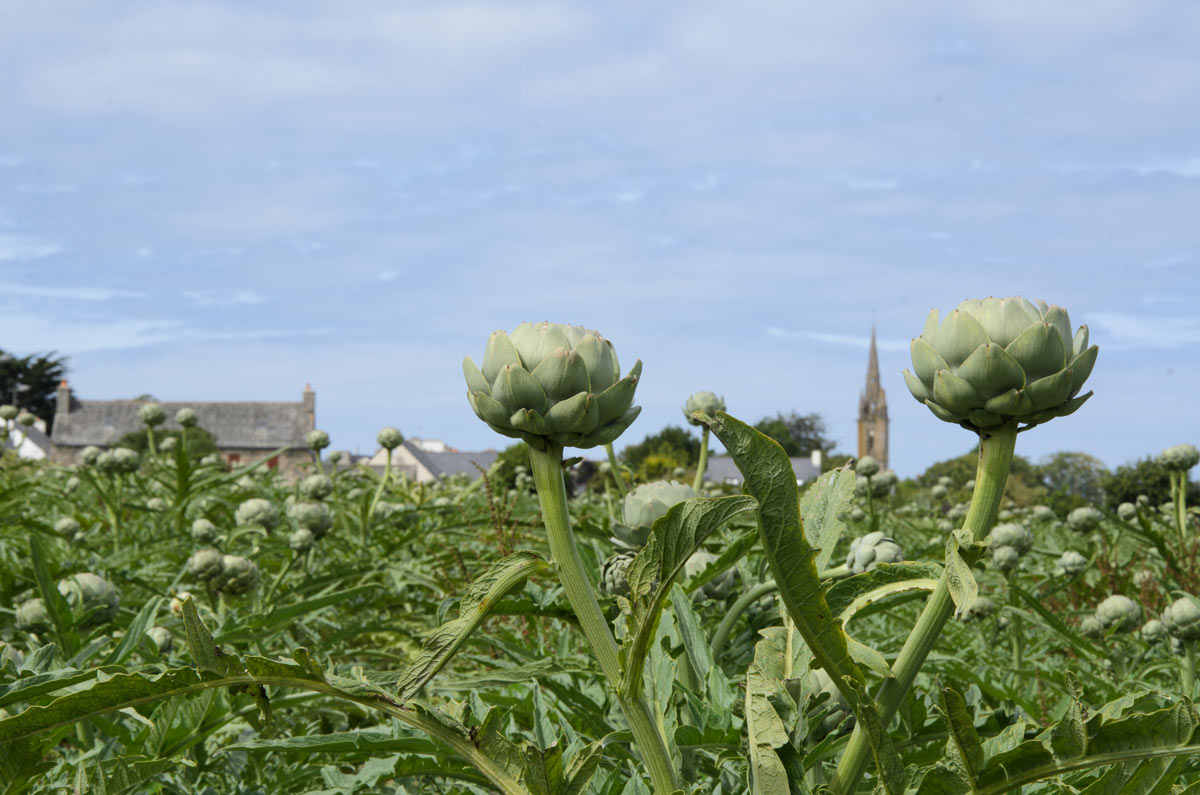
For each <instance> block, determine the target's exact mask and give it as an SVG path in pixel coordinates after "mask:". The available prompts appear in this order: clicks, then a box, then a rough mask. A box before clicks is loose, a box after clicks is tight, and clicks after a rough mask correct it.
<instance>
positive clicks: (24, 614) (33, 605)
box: [16, 597, 50, 632]
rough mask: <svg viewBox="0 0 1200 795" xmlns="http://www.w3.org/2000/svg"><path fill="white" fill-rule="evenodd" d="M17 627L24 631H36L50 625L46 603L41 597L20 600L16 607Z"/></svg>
mask: <svg viewBox="0 0 1200 795" xmlns="http://www.w3.org/2000/svg"><path fill="white" fill-rule="evenodd" d="M16 617H17V629H20V630H24V631H26V632H37V631H38V630H42V629H45V628H46V627H48V626H50V614H49V613H47V612H46V603H45V602H43V601H42V599H41V597H37V598H34V599H30V600H28V601H26V602H22V603H21V604H20V606H19V607H17V616H16Z"/></svg>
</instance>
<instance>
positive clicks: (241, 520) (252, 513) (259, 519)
mask: <svg viewBox="0 0 1200 795" xmlns="http://www.w3.org/2000/svg"><path fill="white" fill-rule="evenodd" d="M234 518H235V519H236V521H237V523H238V524H239V525H247V524H256V525H259V526H260V527H265V528H266V529H268V530H270V529H271V528H272V527H274V526H275V524H276V523H277V522H278V521H279V511H277V510H276V509H275V506H274V505H272V504H271V502H270V501H269V500H264V499H262V498H261V497H253V498H251V499H249V500H246V501H245V502H243V503H242V504H241V505H239V506H238V508H237V511H235V512H234Z"/></svg>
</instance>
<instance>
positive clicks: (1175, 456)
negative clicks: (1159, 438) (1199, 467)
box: [1158, 444, 1200, 472]
mask: <svg viewBox="0 0 1200 795" xmlns="http://www.w3.org/2000/svg"><path fill="white" fill-rule="evenodd" d="M1158 462H1159V463H1160V464H1162V465H1163V466H1165V467H1166V468H1167V469H1171V470H1174V471H1176V472H1187V471H1188V470H1189V469H1191V468H1192V467H1194V466H1196V464H1200V450H1197V449H1196V446H1195V445H1193V444H1173V445H1171V446H1170V447H1168V448H1167V449H1166V450H1163V451H1162V452H1161V453H1159V454H1158Z"/></svg>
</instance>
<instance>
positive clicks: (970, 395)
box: [933, 370, 984, 414]
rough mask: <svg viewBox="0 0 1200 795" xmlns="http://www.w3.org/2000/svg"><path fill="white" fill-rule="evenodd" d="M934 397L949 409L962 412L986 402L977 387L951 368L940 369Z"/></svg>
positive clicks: (934, 380) (934, 379)
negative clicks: (976, 389) (950, 369)
mask: <svg viewBox="0 0 1200 795" xmlns="http://www.w3.org/2000/svg"><path fill="white" fill-rule="evenodd" d="M933 399H934V401H935V402H936V403H937V404H938V405H940V406H942V407H943V408H945V409H947V410H948V411H952V412H957V413H960V414H965V413H966V412H968V411H970V410H971V409H978V408H982V407H983V404H984V399H983V398H982V397H981V396H980V394H979V393H978V392H977V391H975V387H973V386H971V384H970V383H969V382H967V381H965V380H963V379H962V378H959V377H958V376H957V375H955V374H954V373H952V372H950V371H949V370H938V371H937V375H935V376H934V378H933Z"/></svg>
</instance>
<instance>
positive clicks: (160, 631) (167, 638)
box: [146, 627, 175, 654]
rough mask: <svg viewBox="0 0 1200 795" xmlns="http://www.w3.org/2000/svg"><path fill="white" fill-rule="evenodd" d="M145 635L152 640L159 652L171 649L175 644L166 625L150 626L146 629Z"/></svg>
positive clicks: (163, 652) (162, 652)
mask: <svg viewBox="0 0 1200 795" xmlns="http://www.w3.org/2000/svg"><path fill="white" fill-rule="evenodd" d="M146 636H147V637H148V638H150V640H152V641H154V645H155V646H157V647H158V651H159V653H161V654H166V653H167V652H169V651H171V648H172V647H173V646H174V645H175V639H174V638H172V637H171V630H169V629H167V628H166V627H150V629H148V630H146Z"/></svg>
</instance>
